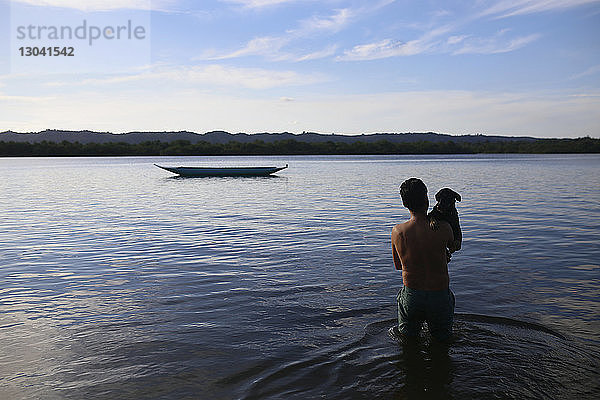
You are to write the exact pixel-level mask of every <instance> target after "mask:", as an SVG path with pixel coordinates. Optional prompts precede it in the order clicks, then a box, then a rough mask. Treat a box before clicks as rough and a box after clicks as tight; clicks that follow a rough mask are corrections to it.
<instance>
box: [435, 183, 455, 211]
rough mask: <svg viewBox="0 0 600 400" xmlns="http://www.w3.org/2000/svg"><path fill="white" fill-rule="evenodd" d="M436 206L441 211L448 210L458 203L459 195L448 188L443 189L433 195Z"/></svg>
mask: <svg viewBox="0 0 600 400" xmlns="http://www.w3.org/2000/svg"><path fill="white" fill-rule="evenodd" d="M435 200H436V201H437V206H438V207H439V208H441V209H442V210H444V211H445V210H450V209H452V208H453V207H454V203H455V202H456V201H460V194H458V193H456V192H455V191H454V190H452V189H449V188H443V189H441V190H440V191H439V192H437V193H436V194H435Z"/></svg>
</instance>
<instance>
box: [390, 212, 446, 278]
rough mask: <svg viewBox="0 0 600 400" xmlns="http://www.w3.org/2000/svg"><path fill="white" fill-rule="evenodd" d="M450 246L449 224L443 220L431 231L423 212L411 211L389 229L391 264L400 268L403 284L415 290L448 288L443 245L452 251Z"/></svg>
mask: <svg viewBox="0 0 600 400" xmlns="http://www.w3.org/2000/svg"><path fill="white" fill-rule="evenodd" d="M453 246H455V243H454V235H453V233H452V228H451V227H450V224H448V223H447V222H445V221H443V222H442V223H441V224H440V227H439V229H438V230H436V231H434V230H433V229H431V227H430V225H429V220H428V219H427V216H426V214H425V213H421V212H412V211H411V219H409V220H408V221H406V222H404V223H402V224H398V225H396V226H395V227H394V228H393V230H392V252H393V256H394V265H395V267H396V269H398V270H402V281H403V282H404V286H406V287H408V288H411V289H417V290H443V289H447V288H448V284H449V278H448V261H447V256H446V248H448V249H449V250H450V251H454V250H456V249H455V248H454V247H453Z"/></svg>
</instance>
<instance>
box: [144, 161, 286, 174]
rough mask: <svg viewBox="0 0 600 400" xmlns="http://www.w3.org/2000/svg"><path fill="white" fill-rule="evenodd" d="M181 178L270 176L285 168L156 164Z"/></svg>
mask: <svg viewBox="0 0 600 400" xmlns="http://www.w3.org/2000/svg"><path fill="white" fill-rule="evenodd" d="M154 165H156V166H157V167H158V168H162V169H164V170H167V171H169V172H172V173H174V174H177V175H179V176H187V177H201V176H268V175H271V174H274V173H275V172H277V171H281V170H282V169H286V168H287V167H288V165H287V164H286V165H285V167H224V168H222V167H163V166H160V165H158V164H154Z"/></svg>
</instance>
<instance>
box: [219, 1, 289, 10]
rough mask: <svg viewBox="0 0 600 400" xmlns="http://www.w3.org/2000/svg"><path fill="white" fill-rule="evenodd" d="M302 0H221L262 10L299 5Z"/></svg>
mask: <svg viewBox="0 0 600 400" xmlns="http://www.w3.org/2000/svg"><path fill="white" fill-rule="evenodd" d="M298 1H300V0H221V2H223V3H233V4H238V5H241V6H243V7H244V8H261V7H268V6H274V5H279V4H285V3H297V2H298Z"/></svg>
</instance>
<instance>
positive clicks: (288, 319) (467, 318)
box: [0, 155, 600, 399]
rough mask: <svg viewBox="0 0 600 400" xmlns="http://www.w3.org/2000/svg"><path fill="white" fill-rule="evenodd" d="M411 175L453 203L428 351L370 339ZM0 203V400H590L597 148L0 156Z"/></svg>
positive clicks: (597, 276)
mask: <svg viewBox="0 0 600 400" xmlns="http://www.w3.org/2000/svg"><path fill="white" fill-rule="evenodd" d="M155 162H156V163H159V164H162V165H172V166H178V165H198V166H200V165H222V166H225V165H228V166H235V165H284V164H286V163H289V165H290V167H289V169H286V170H284V171H281V172H280V173H278V176H277V177H272V178H188V179H185V178H175V177H173V176H172V175H171V174H169V173H168V172H166V171H163V170H160V169H158V168H156V167H154V166H153V165H152V163H155ZM412 176H416V177H420V178H422V179H423V180H424V181H425V183H426V184H427V185H428V187H429V190H430V200H431V203H432V205H433V204H434V199H433V196H434V194H435V192H436V191H437V190H439V189H440V188H442V187H451V188H452V189H454V190H456V191H457V192H459V193H460V194H461V195H462V199H463V201H462V202H461V203H458V209H459V213H460V217H461V224H462V227H463V234H464V241H463V249H462V250H461V251H460V252H458V253H456V254H455V255H454V256H453V259H452V261H451V263H450V265H449V271H450V281H451V288H452V289H453V291H454V293H455V295H456V313H457V316H456V322H455V333H456V341H455V343H454V344H453V345H452V346H451V347H450V348H449V349H448V351H437V350H435V349H434V348H432V347H430V346H429V343H428V337H427V336H424V340H423V342H422V344H421V345H420V346H419V347H418V348H416V349H411V350H410V351H409V350H407V349H403V348H402V347H401V346H399V345H398V343H396V342H394V341H393V340H392V339H390V338H389V337H388V334H387V330H388V328H389V327H391V326H392V325H394V324H395V318H396V304H395V296H396V293H397V291H398V290H399V289H400V287H401V274H400V272H398V271H395V270H394V267H393V262H392V258H391V250H390V244H389V238H390V232H391V228H392V226H393V225H394V224H396V223H398V222H401V221H403V220H405V219H406V218H407V217H408V213H407V211H406V210H405V209H404V208H403V207H402V205H401V201H400V198H399V194H398V186H399V184H400V183H401V182H402V181H403V180H404V179H405V178H408V177H412ZM0 193H1V194H2V196H1V197H0V211H1V212H0V262H1V268H0V277H1V279H0V343H2V345H1V346H0V398H2V399H83V398H90V399H91V398H94V399H115V398H119V399H138V398H147V399H171V398H173V399H237V398H239V399H311V398H327V399H350V398H352V399H362V398H364V399H373V398H381V399H387V398H396V399H420V398H455V399H463V398H478V399H487V398H501V399H502V398H514V399H523V398H535V399H543V398H548V399H557V398H576V399H597V398H599V396H600V372H599V371H600V156H598V155H583V156H581V155H578V156H570V155H569V156H564V155H548V156H546V155H544V156H541V155H506V156H505V155H490V156H478V155H475V156H396V157H254V158H253V157H231V158H216V157H212V158H211V157H179V158H175V157H173V158H166V157H165V158H161V157H157V158H126V157H125V158H45V159H30V158H23V159H0Z"/></svg>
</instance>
